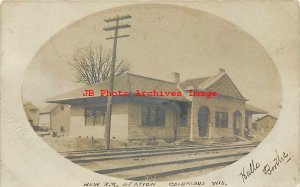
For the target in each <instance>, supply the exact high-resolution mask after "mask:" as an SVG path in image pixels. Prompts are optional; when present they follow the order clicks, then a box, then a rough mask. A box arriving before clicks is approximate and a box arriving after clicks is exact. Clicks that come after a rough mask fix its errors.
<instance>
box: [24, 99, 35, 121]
mask: <svg viewBox="0 0 300 187" xmlns="http://www.w3.org/2000/svg"><path fill="white" fill-rule="evenodd" d="M23 106H24V110H25V113H26V116H27V119H28V121H29V123H30V125H31V126H37V125H38V122H39V114H38V111H39V109H38V108H37V107H35V106H34V105H33V104H32V103H31V102H25V103H24V104H23Z"/></svg>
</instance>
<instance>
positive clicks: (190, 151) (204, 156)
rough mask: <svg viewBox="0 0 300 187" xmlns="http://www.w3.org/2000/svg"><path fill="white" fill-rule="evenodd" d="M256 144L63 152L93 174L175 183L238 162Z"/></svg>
mask: <svg viewBox="0 0 300 187" xmlns="http://www.w3.org/2000/svg"><path fill="white" fill-rule="evenodd" d="M256 146H257V144H242V145H234V144H232V145H230V144H212V145H191V146H185V147H184V146H168V147H164V146H159V147H158V146H157V147H149V146H147V147H135V148H118V149H113V150H83V151H72V152H64V153H63V154H64V155H65V157H66V158H67V159H69V160H71V161H72V162H74V163H77V164H79V165H81V166H83V167H86V168H88V169H90V170H92V171H94V172H96V173H99V174H105V175H109V176H113V177H118V178H123V179H127V180H134V181H141V180H156V181H159V180H167V179H168V180H174V179H179V178H180V176H182V177H187V176H188V177H192V176H198V175H201V174H204V173H207V172H208V171H212V170H215V169H218V168H221V167H224V166H227V165H229V164H232V163H234V162H236V161H237V160H239V159H240V158H241V157H242V156H244V155H246V154H248V153H249V152H250V151H251V150H252V149H253V148H255V147H256Z"/></svg>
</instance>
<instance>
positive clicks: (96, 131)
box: [48, 69, 266, 141]
mask: <svg viewBox="0 0 300 187" xmlns="http://www.w3.org/2000/svg"><path fill="white" fill-rule="evenodd" d="M108 85H109V84H108V81H104V82H101V83H97V84H94V85H93V86H91V87H89V86H87V87H83V88H80V89H77V90H74V91H71V92H68V93H66V94H63V95H61V96H58V97H55V98H53V99H50V100H49V101H48V102H49V103H58V104H68V105H70V106H71V114H70V133H69V135H70V136H73V137H78V136H82V137H86V136H89V137H91V136H93V137H95V138H103V137H104V129H105V126H104V118H105V111H106V103H107V97H106V96H100V94H99V93H100V90H106V89H108ZM87 89H93V90H94V91H95V95H94V96H91V97H86V96H83V92H84V90H87ZM114 90H115V91H118V90H121V91H123V92H124V91H127V92H129V93H130V94H129V96H114V97H113V108H112V116H111V117H112V126H111V137H112V138H116V139H124V140H134V139H149V138H162V139H179V138H184V139H190V140H192V141H194V140H201V139H207V138H222V137H224V138H233V137H234V136H235V135H242V134H243V131H244V130H245V128H247V127H248V126H251V125H252V114H258V113H266V112H265V111H263V110H261V109H259V108H257V107H254V106H251V105H247V104H246V101H247V99H246V98H244V97H243V95H242V94H241V92H240V91H239V90H238V89H237V87H236V86H235V84H234V83H233V81H232V80H231V79H230V77H229V76H228V75H227V73H226V72H225V70H224V69H220V70H219V72H218V73H216V74H215V75H213V76H209V77H203V78H196V79H189V80H186V81H183V82H180V74H179V73H173V82H169V81H164V80H158V79H154V78H149V77H144V76H140V75H135V74H132V73H127V74H124V75H122V76H119V77H116V78H115V82H114ZM136 90H140V91H147V92H151V91H153V90H156V91H160V90H162V91H163V92H164V91H170V92H176V93H177V92H181V93H182V95H180V96H178V95H176V96H171V95H162V96H143V97H140V96H136V95H135V93H136ZM190 90H192V91H196V92H201V91H202V92H217V96H215V97H211V98H207V97H203V96H189V92H190ZM248 128H249V127H248ZM250 128H252V127H250Z"/></svg>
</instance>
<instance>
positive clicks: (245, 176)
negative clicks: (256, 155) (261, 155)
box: [240, 160, 260, 183]
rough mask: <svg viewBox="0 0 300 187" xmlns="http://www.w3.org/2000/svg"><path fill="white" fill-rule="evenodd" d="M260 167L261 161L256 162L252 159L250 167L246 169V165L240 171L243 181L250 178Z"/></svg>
mask: <svg viewBox="0 0 300 187" xmlns="http://www.w3.org/2000/svg"><path fill="white" fill-rule="evenodd" d="M259 167H260V163H259V162H254V160H252V161H251V162H250V164H249V168H248V169H246V170H245V167H243V170H242V171H241V173H240V176H242V179H243V182H244V183H245V180H246V179H248V178H249V177H250V176H251V175H252V174H253V173H255V172H256V171H257V170H258V168H259Z"/></svg>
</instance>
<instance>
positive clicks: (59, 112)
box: [39, 103, 70, 135]
mask: <svg viewBox="0 0 300 187" xmlns="http://www.w3.org/2000/svg"><path fill="white" fill-rule="evenodd" d="M39 126H44V127H48V128H50V129H51V130H52V131H53V132H58V133H63V134H65V135H68V134H69V130H70V106H68V105H64V104H54V103H51V104H49V105H47V106H46V107H45V108H43V109H42V110H41V111H40V113H39Z"/></svg>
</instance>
